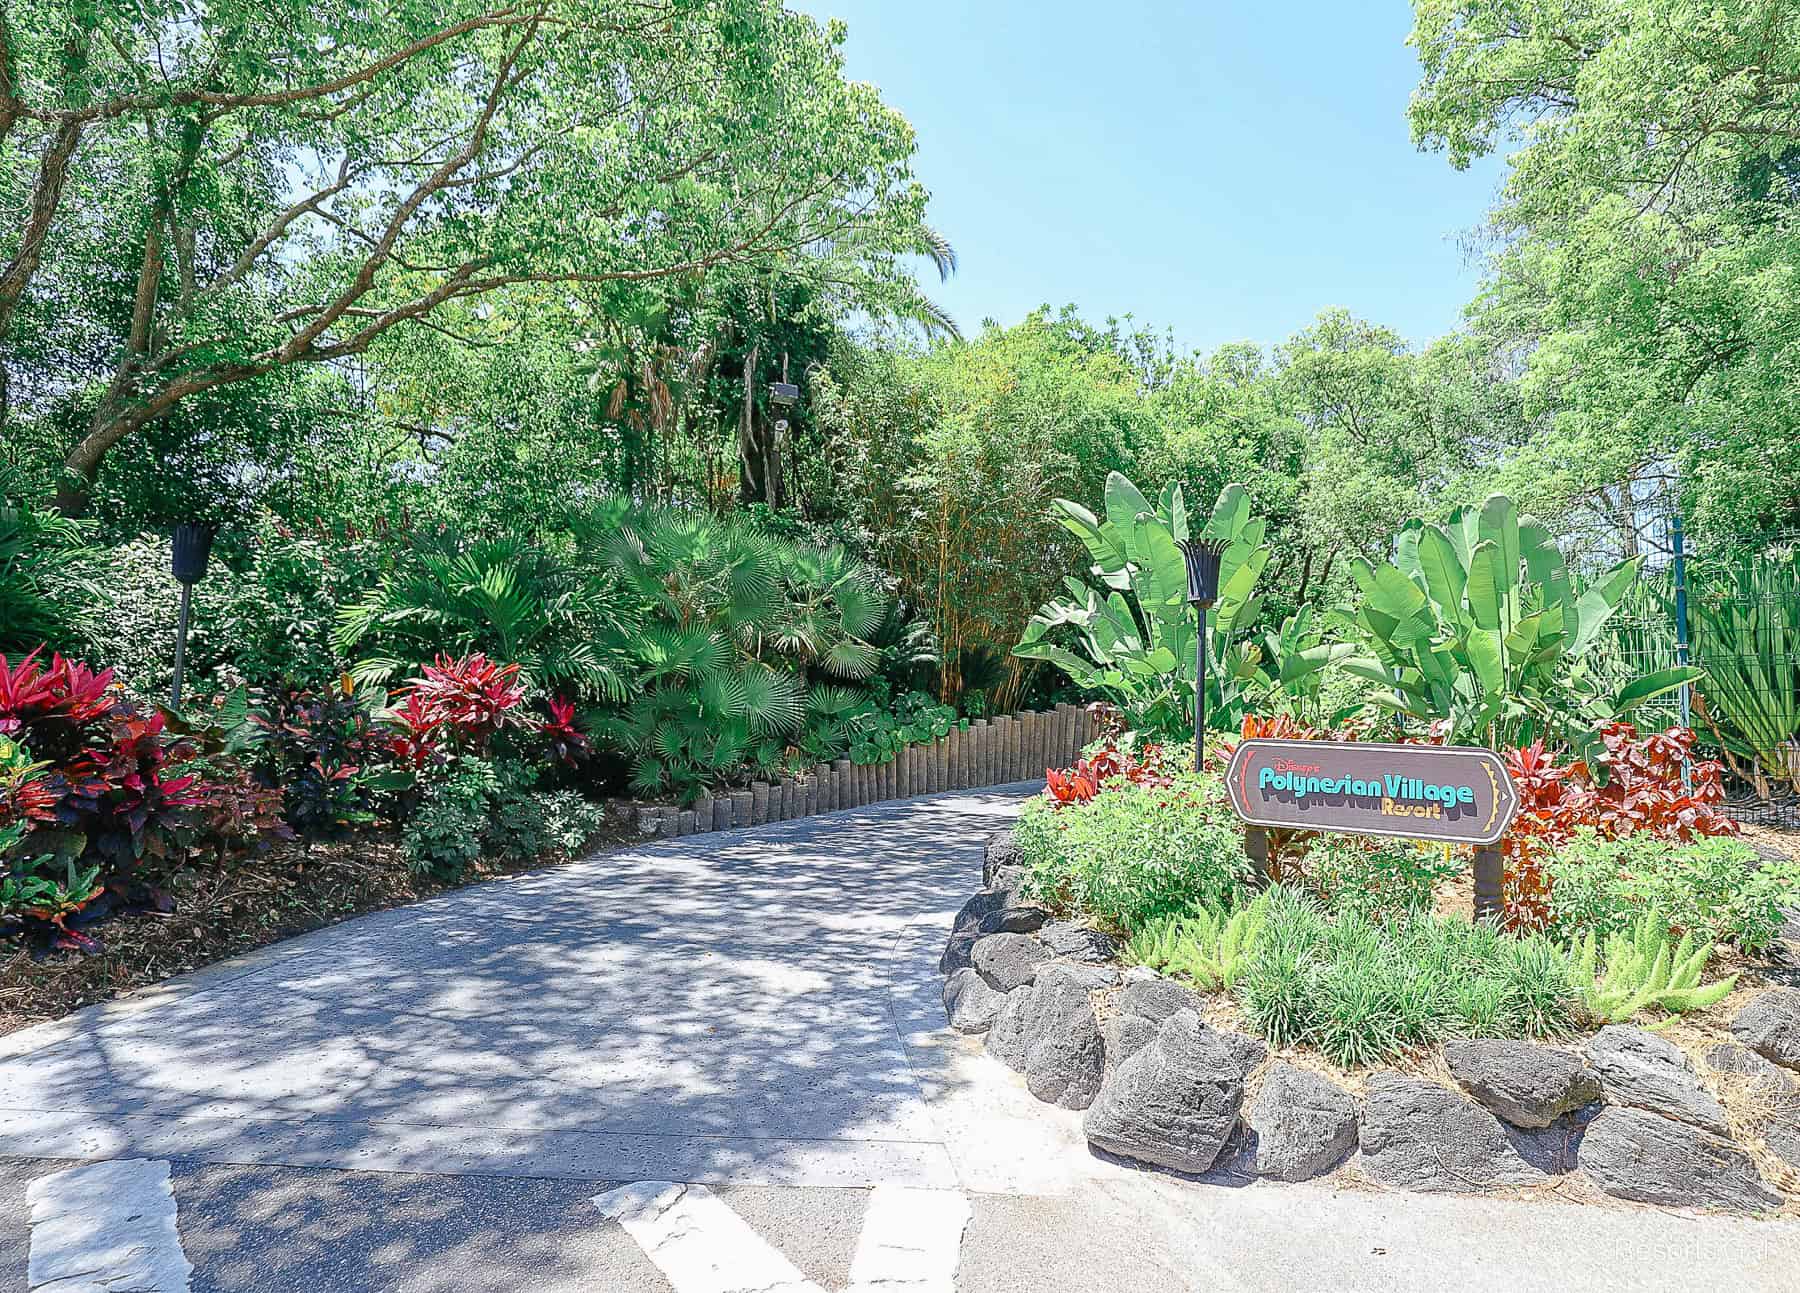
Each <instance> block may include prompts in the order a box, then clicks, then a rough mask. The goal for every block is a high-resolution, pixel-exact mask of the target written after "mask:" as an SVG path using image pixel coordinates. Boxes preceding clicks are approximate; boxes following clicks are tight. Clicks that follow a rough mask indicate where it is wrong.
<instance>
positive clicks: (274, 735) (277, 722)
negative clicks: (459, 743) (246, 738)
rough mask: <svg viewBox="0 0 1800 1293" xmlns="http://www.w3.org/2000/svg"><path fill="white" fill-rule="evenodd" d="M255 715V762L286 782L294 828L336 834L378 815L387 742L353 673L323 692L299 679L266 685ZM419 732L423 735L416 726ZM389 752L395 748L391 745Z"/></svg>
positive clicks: (277, 782) (286, 808) (274, 780)
mask: <svg viewBox="0 0 1800 1293" xmlns="http://www.w3.org/2000/svg"><path fill="white" fill-rule="evenodd" d="M250 721H251V723H252V724H253V725H254V726H255V727H256V728H257V729H258V730H259V731H260V732H261V733H262V734H263V738H262V740H261V741H260V742H259V743H258V745H257V748H256V753H255V760H256V764H257V767H258V769H259V770H260V771H261V772H262V774H263V776H264V777H265V778H266V779H267V780H268V781H269V783H270V784H271V785H274V786H279V787H280V788H281V792H282V798H283V810H282V811H283V816H284V817H285V818H286V820H287V822H288V824H289V825H290V826H292V827H293V828H294V830H296V831H298V832H299V833H300V834H302V835H305V836H311V837H315V838H325V839H335V838H341V837H342V836H343V835H345V834H346V833H348V832H349V831H350V830H351V829H352V828H354V827H358V826H366V825H368V824H370V823H371V822H373V821H374V820H375V814H374V811H373V806H372V798H371V793H372V784H371V780H372V764H373V761H374V760H375V759H376V758H377V757H378V755H379V753H380V752H381V751H382V748H383V744H384V742H383V741H382V739H381V735H380V734H379V733H377V732H376V730H375V728H374V724H373V722H372V721H371V718H370V715H369V709H368V706H367V705H366V704H365V703H364V701H363V699H362V698H361V697H360V696H359V695H357V694H356V691H355V688H354V686H353V685H352V684H351V682H350V680H349V679H348V678H346V679H345V680H344V682H343V685H342V686H340V687H338V688H335V689H334V690H332V691H329V692H325V693H319V692H314V691H312V690H310V689H307V688H302V687H279V688H274V689H272V690H270V691H267V692H264V693H261V694H260V695H259V696H257V698H256V705H255V708H254V709H253V710H252V711H251V714H250ZM415 739H422V738H419V737H418V734H416V733H415ZM389 753H397V752H396V751H395V750H393V749H392V748H391V747H390V749H389ZM429 753H430V751H429V749H427V750H426V756H425V757H429ZM423 761H424V758H421V759H420V760H419V762H421V763H422V762H423Z"/></svg>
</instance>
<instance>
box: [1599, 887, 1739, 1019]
mask: <svg viewBox="0 0 1800 1293" xmlns="http://www.w3.org/2000/svg"><path fill="white" fill-rule="evenodd" d="M1600 947H1601V943H1600V941H1599V940H1598V939H1596V937H1595V935H1594V933H1593V931H1592V930H1590V931H1588V934H1587V936H1586V937H1585V938H1583V939H1582V940H1581V942H1580V943H1579V944H1578V945H1577V947H1576V949H1575V960H1574V965H1573V968H1572V970H1571V974H1572V975H1573V976H1574V978H1573V981H1574V984H1575V989H1576V992H1577V994H1578V995H1579V996H1580V998H1581V1002H1582V1005H1583V1006H1585V1007H1586V1008H1587V1010H1588V1013H1590V1014H1591V1015H1593V1017H1594V1018H1595V1019H1597V1020H1599V1021H1600V1022H1602V1023H1608V1024H1619V1023H1624V1022H1625V1021H1627V1020H1629V1019H1632V1018H1634V1017H1635V1016H1636V1015H1638V1014H1639V1013H1641V1012H1642V1011H1645V1010H1649V1009H1652V1008H1655V1009H1658V1010H1664V1011H1667V1012H1668V1013H1669V1014H1671V1015H1679V1014H1685V1013H1687V1012H1688V1011H1690V1010H1704V1009H1706V1008H1707V1007H1708V1006H1712V1005H1716V1004H1718V1003H1719V1002H1720V1001H1722V1000H1724V999H1725V998H1726V997H1727V996H1729V995H1730V994H1731V990H1732V989H1733V988H1735V987H1736V986H1737V975H1735V974H1733V975H1730V976H1728V977H1726V978H1723V979H1716V980H1714V981H1713V982H1712V983H1708V984H1705V985H1702V984H1701V982H1700V975H1701V972H1702V971H1703V970H1705V969H1706V962H1707V961H1708V960H1709V959H1710V958H1711V956H1712V950H1713V945H1712V944H1711V943H1710V942H1706V943H1697V942H1696V941H1695V939H1694V935H1693V932H1692V931H1691V930H1690V931H1689V932H1688V933H1686V934H1683V935H1682V936H1681V941H1680V942H1679V943H1675V944H1673V945H1671V936H1670V933H1669V922H1668V921H1667V919H1665V918H1664V917H1663V915H1662V913H1661V912H1658V911H1655V910H1651V911H1646V912H1645V913H1644V914H1643V915H1642V916H1640V917H1639V918H1638V919H1637V921H1636V923H1635V924H1633V925H1632V927H1631V928H1630V929H1628V930H1624V931H1621V932H1619V933H1615V934H1609V935H1607V936H1606V939H1605V942H1604V947H1605V953H1604V958H1602V955H1601V952H1600V950H1599V949H1600ZM1602 967H1604V973H1602Z"/></svg>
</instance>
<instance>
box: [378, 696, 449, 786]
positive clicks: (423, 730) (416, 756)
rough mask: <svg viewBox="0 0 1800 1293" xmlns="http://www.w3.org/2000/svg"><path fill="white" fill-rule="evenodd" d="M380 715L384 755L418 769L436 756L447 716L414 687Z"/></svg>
mask: <svg viewBox="0 0 1800 1293" xmlns="http://www.w3.org/2000/svg"><path fill="white" fill-rule="evenodd" d="M381 718H382V723H383V725H384V727H385V728H386V732H385V734H384V743H385V745H386V747H387V752H388V756H389V757H390V758H392V759H393V760H394V762H395V763H397V764H399V765H400V766H402V767H405V768H410V769H412V770H413V771H414V772H418V771H420V770H421V769H423V768H424V767H425V765H426V764H428V763H430V762H431V761H432V760H433V759H434V758H436V757H437V755H438V753H439V752H440V748H441V745H442V739H443V738H442V730H443V728H444V726H445V724H446V723H447V722H448V720H447V719H446V718H445V717H444V715H443V714H442V713H440V712H438V710H436V709H435V708H433V707H432V705H431V703H430V701H428V700H427V699H426V698H425V696H424V695H423V694H422V693H421V692H420V691H418V690H417V689H416V688H415V689H414V690H412V691H408V692H406V693H405V695H404V699H403V700H402V701H401V703H400V704H398V705H395V706H394V707H393V708H392V709H389V710H388V711H387V712H386V713H384V714H383V715H382V716H381Z"/></svg>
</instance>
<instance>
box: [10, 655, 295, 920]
mask: <svg viewBox="0 0 1800 1293" xmlns="http://www.w3.org/2000/svg"><path fill="white" fill-rule="evenodd" d="M0 740H4V742H5V749H4V751H0V755H3V756H4V757H0V840H5V841H6V842H7V847H6V849H5V851H4V853H3V854H0V926H4V927H10V928H14V929H20V930H23V931H24V932H25V933H26V934H27V935H28V936H32V937H33V938H34V940H35V941H36V942H38V943H39V944H41V945H47V946H50V947H77V948H81V949H83V950H94V949H95V948H96V947H97V944H96V943H95V941H94V940H93V939H92V938H91V937H90V936H89V935H87V934H85V933H82V932H81V927H82V926H83V925H84V924H86V923H89V922H91V921H92V920H93V919H96V918H98V917H99V916H100V915H103V914H105V913H106V912H108V911H114V910H122V909H145V908H151V907H155V908H164V909H166V908H167V907H168V905H169V903H170V901H171V900H170V896H169V893H168V891H167V888H166V886H167V883H168V881H169V880H170V878H171V877H172V876H173V874H174V873H175V871H176V869H177V868H178V867H180V866H181V865H182V864H183V863H185V862H186V861H187V860H188V859H189V858H190V857H191V856H192V855H194V854H196V853H200V852H205V851H208V850H211V849H216V848H222V847H224V846H226V845H227V844H235V843H244V842H248V841H250V840H253V839H255V838H256V837H258V836H260V835H262V834H264V833H268V832H273V831H275V830H277V829H278V825H279V823H278V821H277V819H276V818H275V816H274V804H275V802H277V801H274V800H272V798H271V797H270V795H269V793H268V792H267V791H265V790H262V789H261V788H259V787H256V786H254V785H253V784H251V782H250V780H249V778H248V777H247V776H246V775H244V773H243V772H242V770H241V769H239V768H237V767H235V766H232V765H231V764H230V762H229V760H226V759H223V758H222V757H218V756H216V755H213V754H211V753H208V752H205V751H203V750H202V749H201V748H200V745H199V743H198V742H196V741H195V740H193V739H191V738H189V737H186V736H181V735H177V734H175V733H173V732H171V731H169V730H168V720H167V719H166V718H165V716H164V715H162V714H160V713H145V712H144V711H143V710H142V709H140V708H139V707H138V706H137V705H136V704H135V703H134V702H133V701H132V700H131V699H130V698H129V697H127V696H126V695H125V693H124V691H123V689H122V688H121V687H119V686H118V685H117V684H116V683H115V681H114V679H113V674H112V671H111V670H103V671H99V672H96V671H94V670H92V669H90V668H88V667H87V666H86V665H84V664H81V663H80V662H78V661H73V660H68V659H65V658H64V657H62V656H61V655H52V656H51V658H50V660H49V662H48V663H45V661H44V659H43V657H42V654H41V653H40V652H36V651H34V652H32V653H31V654H30V655H28V656H26V657H25V658H24V659H22V660H20V661H18V662H17V663H16V664H14V663H13V662H12V661H10V660H8V659H7V658H6V657H5V656H3V655H0Z"/></svg>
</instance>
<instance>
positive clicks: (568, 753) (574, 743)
mask: <svg viewBox="0 0 1800 1293" xmlns="http://www.w3.org/2000/svg"><path fill="white" fill-rule="evenodd" d="M545 703H546V704H548V705H549V707H550V717H549V718H546V719H540V720H539V722H538V731H539V732H540V733H542V734H543V736H544V739H545V740H546V741H548V742H549V745H550V755H551V757H552V758H554V759H555V760H556V761H557V762H559V763H562V764H566V765H567V766H569V767H571V768H573V767H576V766H577V765H578V764H580V762H581V760H582V757H583V756H584V755H586V754H587V751H588V739H587V737H586V736H585V735H584V734H583V733H582V731H581V729H580V728H579V727H577V726H576V725H575V702H574V701H572V700H559V699H558V698H557V697H555V696H552V697H550V698H549V700H548V701H547V702H545Z"/></svg>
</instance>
